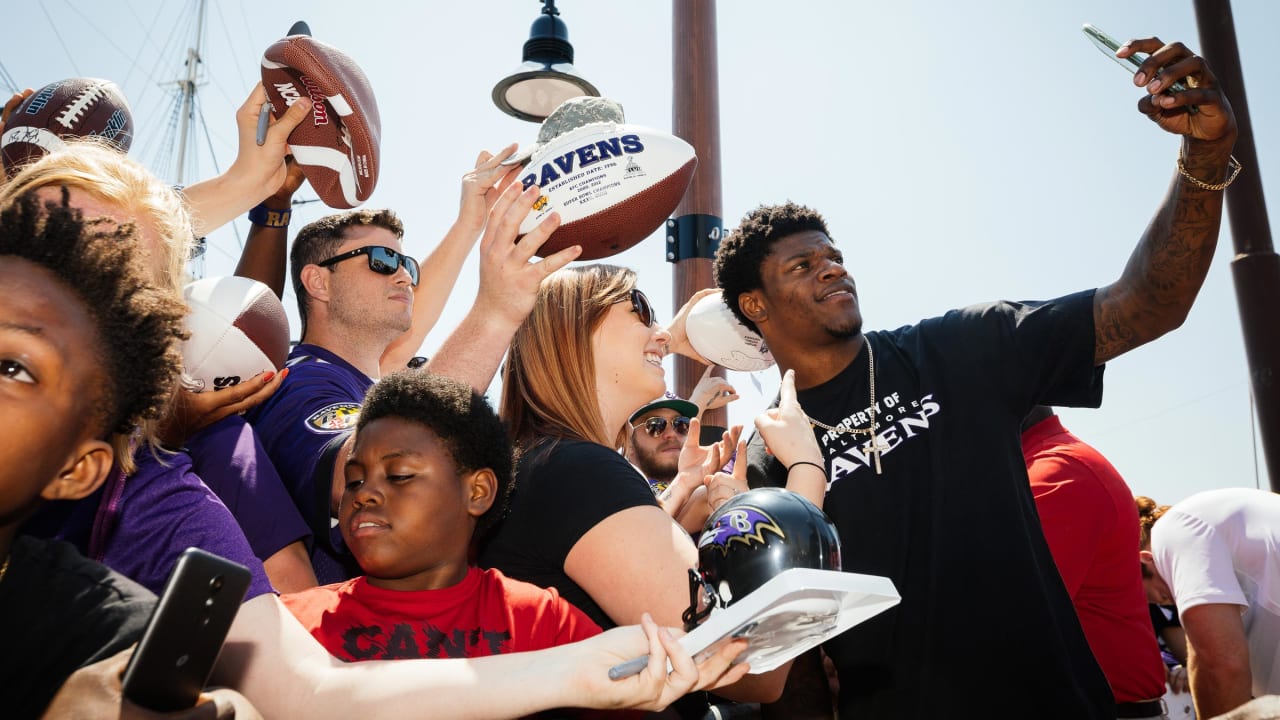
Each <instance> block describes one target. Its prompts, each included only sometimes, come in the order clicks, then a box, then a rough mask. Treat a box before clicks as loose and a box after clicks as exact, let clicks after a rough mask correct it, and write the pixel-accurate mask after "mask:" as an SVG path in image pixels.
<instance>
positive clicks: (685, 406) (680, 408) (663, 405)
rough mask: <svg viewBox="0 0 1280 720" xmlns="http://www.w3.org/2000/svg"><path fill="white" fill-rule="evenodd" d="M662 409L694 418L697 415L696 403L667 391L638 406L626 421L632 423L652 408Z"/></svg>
mask: <svg viewBox="0 0 1280 720" xmlns="http://www.w3.org/2000/svg"><path fill="white" fill-rule="evenodd" d="M662 409H667V410H675V411H676V412H678V413H680V414H681V415H683V416H684V417H688V418H694V417H697V416H698V406H697V405H694V404H693V403H691V402H689V401H688V400H685V399H684V398H682V397H679V396H677V395H675V394H674V393H671V392H668V393H667V394H665V395H663V396H662V397H660V398H658V399H657V400H654V401H653V402H651V403H649V404H648V405H645V406H644V407H642V408H640V409H639V410H637V411H635V412H634V413H631V418H630V419H629V420H628V421H627V422H632V423H634V422H635V421H636V420H637V419H639V418H642V417H644V416H645V414H646V413H651V412H653V411H654V410H662Z"/></svg>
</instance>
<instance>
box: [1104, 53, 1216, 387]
mask: <svg viewBox="0 0 1280 720" xmlns="http://www.w3.org/2000/svg"><path fill="white" fill-rule="evenodd" d="M1135 52H1145V53H1150V56H1149V57H1148V58H1147V59H1146V61H1145V62H1143V63H1142V67H1141V68H1139V70H1138V72H1137V73H1136V74H1135V75H1134V84H1136V85H1139V86H1144V87H1145V89H1146V91H1147V92H1148V93H1150V94H1149V95H1147V97H1145V98H1143V99H1142V100H1141V101H1140V102H1139V103H1138V109H1139V110H1140V111H1142V112H1143V113H1144V114H1146V115H1147V117H1149V118H1151V120H1152V121H1153V122H1155V123H1156V124H1157V125H1159V126H1160V127H1161V128H1162V129H1164V130H1165V131H1166V132H1170V133H1174V134H1177V135H1182V136H1183V138H1182V148H1181V149H1180V150H1179V156H1178V157H1179V167H1178V172H1177V173H1175V175H1174V178H1173V183H1172V185H1171V186H1170V187H1169V193H1168V195H1167V196H1166V197H1165V200H1164V202H1163V204H1161V206H1160V208H1159V209H1158V210H1157V211H1156V214H1155V217H1154V218H1152V220H1151V224H1150V225H1148V226H1147V230H1146V232H1145V233H1144V234H1143V236H1142V239H1141V240H1140V241H1139V243H1138V247H1137V248H1136V249H1135V250H1134V251H1133V255H1132V256H1130V258H1129V262H1128V264H1127V265H1126V266H1125V268H1124V273H1123V274H1122V275H1121V276H1120V279H1119V280H1117V281H1116V282H1114V283H1112V284H1111V285H1108V286H1106V287H1104V288H1099V289H1098V292H1097V294H1096V295H1095V296H1094V301H1093V316H1094V325H1095V327H1096V332H1097V349H1096V350H1095V354H1094V361H1095V362H1096V363H1097V364H1099V365H1101V364H1103V363H1105V362H1107V361H1108V360H1110V359H1112V358H1114V357H1116V356H1118V355H1120V354H1121V353H1124V352H1128V351H1129V350H1132V349H1133V348H1135V347H1138V346H1139V345H1142V344H1144V343H1147V342H1150V341H1152V340H1154V339H1156V338H1158V337H1160V336H1161V335H1163V334H1165V333H1167V332H1169V331H1170V330H1173V329H1174V328H1176V327H1178V326H1179V325H1181V324H1182V322H1183V320H1185V319H1186V317H1187V313H1188V312H1189V311H1190V310H1191V304H1192V302H1193V301H1194V300H1195V298H1196V294H1197V293H1198V292H1199V291H1200V286H1201V285H1202V284H1203V283H1204V278H1205V275H1206V274H1207V273H1208V271H1209V263H1210V261H1211V260H1212V259H1213V251H1214V248H1215V247H1216V246H1217V241H1218V226H1219V225H1220V224H1221V220H1222V200H1223V197H1222V196H1223V192H1222V189H1223V187H1225V185H1224V183H1225V181H1226V180H1227V179H1228V177H1229V175H1230V174H1231V173H1233V172H1234V171H1233V168H1238V165H1235V164H1234V163H1231V162H1230V158H1231V149H1232V147H1233V146H1234V145H1235V140H1236V132H1237V130H1236V120H1235V116H1234V115H1233V114H1232V112H1231V105H1230V104H1229V103H1228V102H1227V98H1226V96H1225V95H1224V94H1223V92H1222V89H1221V88H1220V87H1219V86H1218V80H1217V78H1215V77H1214V75H1213V73H1212V72H1211V71H1210V70H1209V67H1208V66H1207V65H1206V64H1205V62H1204V59H1203V58H1201V57H1199V56H1197V55H1194V54H1192V52H1191V51H1190V50H1188V49H1187V48H1186V47H1185V46H1184V45H1182V43H1172V44H1170V45H1165V44H1164V43H1163V42H1161V41H1160V40H1158V39H1156V38H1149V39H1146V40H1131V41H1129V43H1127V44H1126V45H1125V46H1124V47H1122V48H1120V50H1119V51H1118V52H1117V53H1116V54H1117V55H1119V56H1120V57H1128V56H1129V55H1132V54H1133V53H1135ZM1183 78H1186V83H1185V84H1186V85H1187V86H1188V87H1189V88H1191V89H1189V90H1187V91H1185V92H1180V93H1177V94H1173V95H1166V94H1163V91H1164V90H1165V89H1166V88H1168V87H1169V86H1170V85H1171V84H1172V83H1174V82H1176V81H1178V80H1182V79H1183ZM1193 106H1194V108H1195V109H1196V111H1195V112H1192V111H1191V109H1192V107H1193Z"/></svg>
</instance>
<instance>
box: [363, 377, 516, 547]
mask: <svg viewBox="0 0 1280 720" xmlns="http://www.w3.org/2000/svg"><path fill="white" fill-rule="evenodd" d="M386 417H392V418H400V419H402V420H408V421H409V422H415V423H418V424H419V425H422V426H423V427H425V428H427V429H428V430H430V431H431V432H433V433H435V434H436V437H438V438H440V442H442V443H443V444H444V446H445V448H447V449H448V451H449V454H450V455H451V456H452V459H453V464H454V467H455V468H456V469H457V472H458V474H459V475H461V474H463V473H468V472H473V471H475V470H482V469H484V468H488V469H490V470H492V471H493V474H494V476H495V477H496V478H497V480H498V486H497V489H496V490H497V491H496V492H495V493H494V501H493V506H492V507H490V508H489V510H488V511H486V512H485V514H484V515H481V516H480V519H479V520H478V521H477V523H476V533H475V538H476V539H482V538H484V537H485V536H487V535H488V534H489V532H490V531H491V530H492V529H493V528H494V526H496V525H497V524H498V522H499V521H500V520H501V519H502V516H503V515H505V514H506V509H507V498H508V496H509V495H510V494H511V486H512V485H513V480H512V478H513V476H514V468H515V451H514V450H513V449H512V447H511V440H510V439H509V438H508V437H507V427H506V424H505V423H503V422H502V420H501V419H499V417H498V415H497V413H495V412H494V411H493V408H492V407H490V406H489V402H488V401H487V400H486V399H485V397H484V396H483V395H481V394H479V393H477V392H475V391H474V390H472V389H471V386H469V385H467V384H466V383H463V382H459V381H457V380H454V379H453V378H448V377H444V376H443V375H435V374H432V373H429V372H425V371H422V370H401V371H399V372H395V373H392V374H390V375H387V376H386V377H384V378H382V379H381V380H379V381H378V382H377V383H376V384H374V386H373V387H372V388H370V390H369V394H368V395H366V396H365V398H364V405H363V406H362V407H361V408H360V420H359V422H357V423H356V434H357V435H358V434H359V433H360V431H361V430H363V429H364V428H365V426H366V425H368V424H369V423H371V422H373V421H374V420H378V419H380V418H386Z"/></svg>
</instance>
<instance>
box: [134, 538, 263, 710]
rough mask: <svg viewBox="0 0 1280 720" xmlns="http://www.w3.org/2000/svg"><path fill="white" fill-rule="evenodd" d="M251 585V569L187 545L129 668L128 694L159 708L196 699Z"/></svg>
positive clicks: (177, 707) (187, 704)
mask: <svg viewBox="0 0 1280 720" xmlns="http://www.w3.org/2000/svg"><path fill="white" fill-rule="evenodd" d="M248 589H249V569H248V568H246V567H245V566H243V565H240V564H239V563H234V562H231V561H230V560H227V559H225V558H221V557H218V556H217V555H214V554H213V553H209V552H205V551H204V550H200V549H199V548H187V549H186V551H184V552H183V553H182V555H181V556H179V557H178V564H177V565H176V566H174V568H173V573H172V574H171V575H169V580H168V582H166V583H165V586H164V592H163V593H162V594H161V595H160V601H159V602H158V603H157V604H156V608H155V610H154V611H153V612H152V613H151V619H150V620H149V621H148V622H147V628H146V630H144V631H143V633H142V640H141V641H140V642H139V643H138V647H137V648H136V649H135V650H134V651H133V657H131V658H129V665H128V667H126V668H125V671H124V696H125V697H127V698H129V700H130V701H131V702H133V703H134V704H135V705H139V706H141V707H144V708H148V709H150V710H155V711H158V712H173V711H175V710H184V709H186V708H189V707H192V706H194V705H195V704H196V700H197V699H199V697H200V691H201V690H202V689H203V688H204V684H205V682H206V681H208V679H209V673H210V672H212V671H213V664H214V663H215V662H216V661H217V659H218V653H219V652H220V651H221V650H222V641H223V640H225V639H226V637H227V631H228V630H230V629H231V622H232V621H233V620H235V617H236V611H238V610H239V609H240V603H241V601H242V600H244V594H245V592H246V591H247V590H248Z"/></svg>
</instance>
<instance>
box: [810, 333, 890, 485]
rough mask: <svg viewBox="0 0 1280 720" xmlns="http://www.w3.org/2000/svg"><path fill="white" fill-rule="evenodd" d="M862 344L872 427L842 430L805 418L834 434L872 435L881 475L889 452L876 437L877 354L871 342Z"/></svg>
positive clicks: (873, 449)
mask: <svg viewBox="0 0 1280 720" xmlns="http://www.w3.org/2000/svg"><path fill="white" fill-rule="evenodd" d="M862 342H863V343H864V344H866V346H867V385H869V386H870V388H871V408H870V409H869V410H868V411H867V412H868V413H869V414H870V415H871V426H870V427H865V428H842V427H832V426H831V425H828V424H826V423H824V422H822V421H821V420H817V419H814V418H813V417H810V416H809V415H805V418H806V419H807V420H808V421H809V424H810V425H813V426H815V427H820V428H822V429H823V430H829V431H830V432H834V433H843V434H847V435H870V436H871V453H872V455H874V456H875V461H876V474H877V475H879V474H881V473H880V451H881V450H882V449H884V450H887V449H888V447H887V446H882V445H881V441H880V438H879V437H878V436H877V435H876V430H878V429H879V428H880V424H879V423H877V422H876V354H875V352H873V351H872V350H871V341H870V340H868V339H866V338H865V337H864V338H863V340H862Z"/></svg>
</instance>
